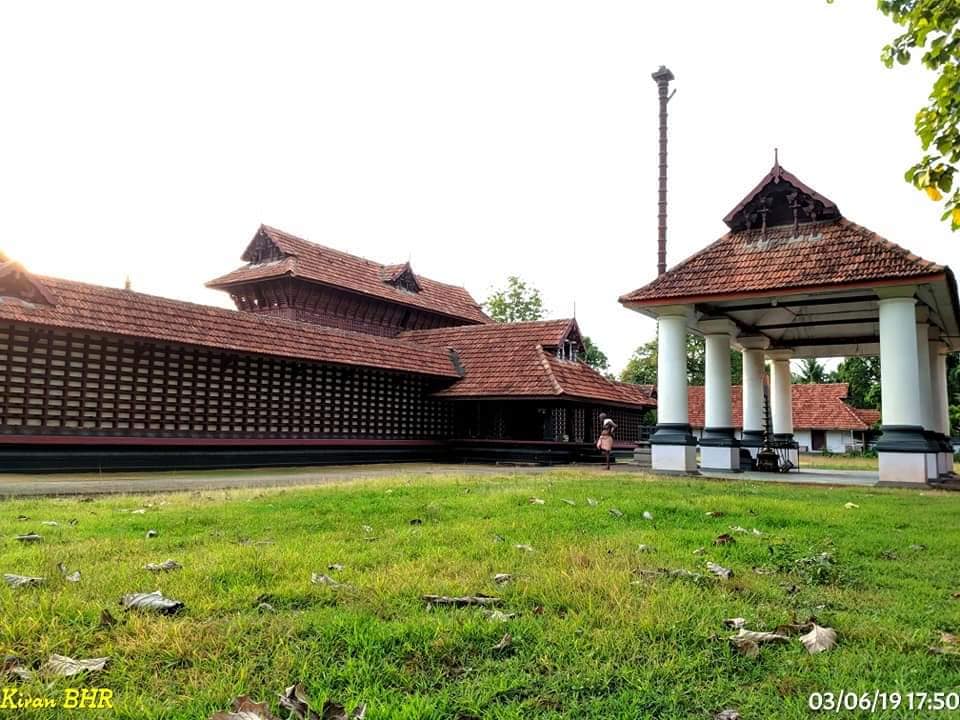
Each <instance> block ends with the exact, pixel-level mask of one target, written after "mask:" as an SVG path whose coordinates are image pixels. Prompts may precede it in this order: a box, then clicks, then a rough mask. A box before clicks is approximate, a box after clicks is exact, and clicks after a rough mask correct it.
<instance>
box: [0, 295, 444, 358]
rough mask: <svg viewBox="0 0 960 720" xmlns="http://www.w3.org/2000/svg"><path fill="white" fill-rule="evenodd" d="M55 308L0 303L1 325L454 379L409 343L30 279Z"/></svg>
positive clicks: (430, 353)
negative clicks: (75, 332) (38, 326)
mask: <svg viewBox="0 0 960 720" xmlns="http://www.w3.org/2000/svg"><path fill="white" fill-rule="evenodd" d="M34 279H35V280H36V281H38V282H39V283H40V284H41V285H42V286H43V287H44V288H45V289H46V291H47V292H48V293H49V294H50V296H51V298H52V300H53V303H54V304H52V305H41V304H30V303H23V302H11V301H9V300H7V299H5V298H0V320H7V321H13V322H23V323H30V324H32V325H41V326H46V327H53V328H62V329H71V330H81V331H84V330H86V331H91V332H98V333H105V334H109V335H121V336H126V337H135V338H144V339H150V340H157V341H161V342H173V343H182V344H186V345H193V346H201V347H210V348H222V349H224V350H235V351H239V352H249V353H256V354H261V355H271V356H278V357H286V358H297V359H302V360H311V361H317V362H328V363H335V364H343V365H358V366H365V367H374V368H382V369H385V370H396V371H402V372H409V373H417V374H421V375H434V376H442V377H459V374H458V372H457V370H456V368H455V367H454V365H453V362H452V360H451V358H450V356H449V353H448V352H445V351H443V350H439V349H436V348H431V347H425V346H418V345H414V344H412V343H409V342H403V341H399V340H392V339H387V338H382V337H374V336H371V335H365V334H362V333H355V332H349V331H346V330H336V329H333V328H325V327H320V326H316V325H310V324H307V323H299V322H295V321H292V320H282V319H279V318H274V317H262V316H259V315H255V314H252V313H243V312H238V311H235V310H224V309H221V308H216V307H210V306H207V305H196V304H194V303H188V302H181V301H179V300H169V299H167V298H161V297H156V296H153V295H144V294H142V293H137V292H132V291H130V290H118V289H114V288H107V287H101V286H98V285H87V284H85V283H79V282H73V281H70V280H62V279H59V278H47V277H34Z"/></svg>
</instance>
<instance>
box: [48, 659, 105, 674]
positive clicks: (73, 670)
mask: <svg viewBox="0 0 960 720" xmlns="http://www.w3.org/2000/svg"><path fill="white" fill-rule="evenodd" d="M109 660H110V658H105V657H102V658H90V659H89V660H74V659H73V658H71V657H67V656H66V655H51V656H50V659H49V660H47V662H46V664H45V665H44V666H43V668H42V669H43V671H44V672H46V673H48V674H50V675H59V676H61V677H73V676H74V675H79V674H80V673H85V672H99V671H100V670H103V669H104V668H105V667H106V666H107V662H108V661H109Z"/></svg>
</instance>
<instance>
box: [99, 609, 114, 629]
mask: <svg viewBox="0 0 960 720" xmlns="http://www.w3.org/2000/svg"><path fill="white" fill-rule="evenodd" d="M116 624H117V619H116V618H115V617H114V616H113V613H112V612H110V611H109V610H107V609H106V608H104V609H103V610H101V611H100V627H102V628H110V627H113V626H114V625H116Z"/></svg>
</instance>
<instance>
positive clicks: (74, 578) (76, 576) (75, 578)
mask: <svg viewBox="0 0 960 720" xmlns="http://www.w3.org/2000/svg"><path fill="white" fill-rule="evenodd" d="M57 570H59V571H60V574H61V575H63V579H64V580H66V581H67V582H74V583H78V582H80V571H79V570H77V571H75V572H70V571H69V570H67V566H66V565H64V564H63V563H57Z"/></svg>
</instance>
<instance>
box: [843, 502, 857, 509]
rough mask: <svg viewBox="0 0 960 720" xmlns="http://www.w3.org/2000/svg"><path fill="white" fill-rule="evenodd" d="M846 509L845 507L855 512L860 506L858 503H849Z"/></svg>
mask: <svg viewBox="0 0 960 720" xmlns="http://www.w3.org/2000/svg"><path fill="white" fill-rule="evenodd" d="M844 507H845V508H846V509H847V510H855V509H856V508H858V507H860V506H859V505H857V504H856V503H852V502H848V503H846V504H844Z"/></svg>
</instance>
